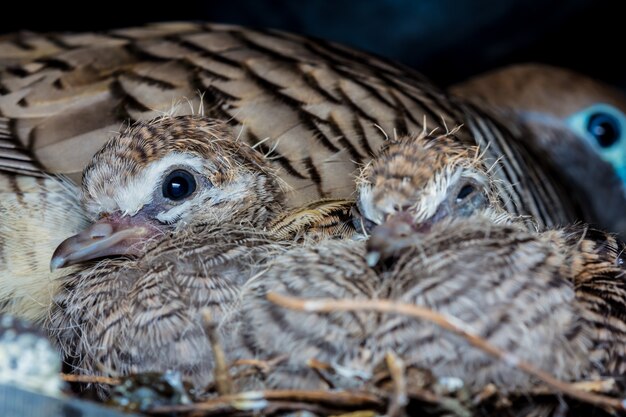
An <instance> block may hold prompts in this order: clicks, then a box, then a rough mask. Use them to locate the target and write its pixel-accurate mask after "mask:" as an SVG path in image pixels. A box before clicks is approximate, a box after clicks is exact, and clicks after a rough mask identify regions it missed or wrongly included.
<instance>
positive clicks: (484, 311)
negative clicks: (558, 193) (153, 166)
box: [242, 216, 626, 390]
mask: <svg viewBox="0 0 626 417" xmlns="http://www.w3.org/2000/svg"><path fill="white" fill-rule="evenodd" d="M623 248H624V246H623V245H622V244H620V243H617V242H616V241H615V239H614V238H612V237H611V236H609V235H606V234H603V233H599V232H592V231H588V230H587V229H585V228H583V227H573V228H571V229H563V230H554V231H546V232H543V233H532V232H528V231H527V230H526V229H525V227H523V226H520V225H519V224H499V225H496V224H494V223H493V222H492V220H491V219H489V218H485V217H482V216H474V217H473V218H469V219H456V220H445V221H442V222H439V223H438V224H435V225H434V226H433V227H432V230H431V231H430V232H429V233H425V234H424V233H414V234H413V235H411V236H410V238H407V239H405V241H404V245H403V248H401V249H400V248H398V250H397V251H396V253H395V255H396V256H395V258H394V260H393V262H387V263H386V264H385V265H381V266H379V267H378V268H376V269H372V268H370V267H369V266H368V265H367V262H366V257H365V254H366V249H365V243H354V242H346V241H344V242H323V243H322V244H321V245H318V246H316V247H313V248H311V247H307V248H299V249H294V250H290V251H288V252H287V253H285V254H281V255H279V256H278V257H277V258H276V259H275V263H274V264H273V266H272V267H271V268H270V269H269V270H268V272H267V273H266V274H265V275H264V276H263V278H262V279H257V280H254V281H253V282H251V284H250V285H249V286H248V287H249V288H248V289H247V291H246V293H245V294H244V297H243V300H244V302H243V303H242V305H243V308H244V310H245V316H244V319H243V320H242V322H243V323H245V324H246V338H245V339H244V340H245V341H246V343H247V346H248V348H249V349H250V350H251V351H257V352H260V353H259V354H260V355H261V357H268V358H269V357H275V356H279V355H281V354H287V353H288V359H287V361H286V362H285V363H284V364H283V365H280V366H279V367H278V369H277V370H276V372H275V373H274V374H272V375H271V376H270V377H269V380H268V383H269V384H270V385H272V386H278V387H291V386H299V387H323V386H326V382H325V381H324V380H322V379H320V378H319V376H318V375H317V373H316V372H314V371H312V370H311V369H310V367H309V366H308V365H307V363H308V362H307V361H309V360H310V359H317V360H318V361H322V362H327V363H331V364H333V365H335V367H337V368H338V369H341V370H342V371H341V373H342V375H341V376H337V379H336V380H334V381H333V382H334V383H335V384H338V385H340V386H344V387H349V386H355V385H357V386H358V385H360V384H362V383H363V382H364V381H363V380H362V378H365V379H367V375H368V374H370V373H371V372H372V371H373V370H374V369H375V367H376V366H377V365H378V364H379V363H380V362H381V361H383V360H384V356H385V354H386V353H388V352H393V353H395V354H396V355H398V356H399V357H400V358H402V359H403V360H404V361H405V363H406V364H407V365H408V366H417V367H424V368H427V369H430V370H431V371H432V372H433V373H434V374H435V375H436V376H437V377H458V378H461V379H462V380H463V381H464V382H465V384H467V385H468V386H469V387H472V388H477V389H480V388H482V387H483V386H484V384H486V383H489V382H494V383H496V384H497V385H498V386H499V387H501V388H502V389H503V390H513V389H522V390H524V389H529V388H531V387H532V386H533V385H534V384H535V383H536V381H534V380H532V379H531V378H529V377H528V376H527V375H525V374H524V373H523V372H521V371H519V370H517V369H515V367H514V366H512V365H511V364H508V363H504V362H498V361H494V359H493V358H491V357H489V356H488V355H487V354H485V353H484V352H482V351H480V350H478V349H476V348H474V347H471V346H470V345H469V344H468V342H467V341H466V340H464V339H462V338H460V337H458V336H455V335H452V334H450V333H448V332H446V331H444V330H442V329H441V328H439V327H437V326H435V325H433V324H430V323H424V322H420V321H419V320H415V319H412V318H407V317H401V316H394V315H384V314H377V313H371V312H369V313H368V312H354V313H345V312H337V313H328V314H311V313H304V312H294V311H292V310H287V309H284V308H281V307H278V306H276V305H274V304H272V303H270V302H269V301H268V300H267V299H266V295H267V293H269V292H278V293H280V294H286V295H291V296H296V297H306V298H330V299H342V298H348V299H353V300H354V299H356V300H359V299H362V300H364V299H391V300H397V301H398V302H404V303H415V304H417V305H420V306H425V307H428V308H431V309H433V310H435V311H437V312H440V313H443V314H445V315H447V316H449V317H450V319H451V320H460V321H461V322H463V323H465V324H466V325H467V327H465V326H464V330H466V331H470V332H472V333H475V334H477V335H479V336H480V337H482V338H484V339H485V340H487V341H488V342H489V343H491V344H493V345H494V346H497V347H499V348H500V349H503V350H504V351H506V352H509V353H511V354H512V355H515V356H516V357H517V358H520V359H523V360H527V361H529V362H530V363H532V364H533V365H535V366H537V367H538V368H540V369H543V370H545V371H547V372H549V373H551V374H553V375H555V376H556V377H558V378H562V379H565V380H577V379H580V378H591V377H597V376H598V375H612V374H615V373H620V372H622V370H623V367H624V363H625V362H624V358H625V356H624V355H623V349H622V347H623V346H624V334H623V332H622V331H621V330H619V329H621V328H623V327H624V322H623V311H624V304H623V302H624V295H626V293H625V292H624V290H625V287H624V282H623V276H624V272H625V269H624V266H623V264H622V261H621V251H622V250H623ZM455 322H456V321H455ZM359 377H360V378H359Z"/></svg>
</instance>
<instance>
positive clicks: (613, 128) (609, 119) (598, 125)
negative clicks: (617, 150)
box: [587, 112, 621, 148]
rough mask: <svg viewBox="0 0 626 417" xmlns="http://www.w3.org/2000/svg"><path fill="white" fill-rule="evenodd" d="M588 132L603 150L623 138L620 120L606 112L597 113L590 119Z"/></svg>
mask: <svg viewBox="0 0 626 417" xmlns="http://www.w3.org/2000/svg"><path fill="white" fill-rule="evenodd" d="M587 131H588V132H589V133H590V134H591V135H592V136H593V137H594V138H595V140H596V141H597V142H598V145H600V146H601V147H602V148H608V147H609V146H612V145H613V144H614V143H615V142H617V141H618V139H619V138H620V136H621V131H620V123H619V120H617V119H616V118H615V117H614V116H613V115H611V114H608V113H605V112H597V113H595V114H592V115H591V116H590V117H589V121H588V122H587Z"/></svg>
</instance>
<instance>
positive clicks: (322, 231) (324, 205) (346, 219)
mask: <svg viewBox="0 0 626 417" xmlns="http://www.w3.org/2000/svg"><path fill="white" fill-rule="evenodd" d="M353 207H354V201H353V200H340V199H323V200H318V201H315V202H312V203H309V204H305V205H304V206H301V207H297V208H295V209H292V210H290V211H287V212H285V213H283V214H281V215H280V216H278V217H277V218H276V219H274V220H273V221H272V223H271V224H270V225H269V227H268V232H269V234H270V235H271V236H272V237H275V238H276V239H278V240H293V239H299V238H307V239H308V238H312V239H320V238H322V239H323V238H327V237H334V238H349V237H351V236H352V235H353V234H354V233H355V229H354V226H353V224H352V220H353V218H352V208H353Z"/></svg>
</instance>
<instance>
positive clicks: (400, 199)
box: [356, 132, 510, 266]
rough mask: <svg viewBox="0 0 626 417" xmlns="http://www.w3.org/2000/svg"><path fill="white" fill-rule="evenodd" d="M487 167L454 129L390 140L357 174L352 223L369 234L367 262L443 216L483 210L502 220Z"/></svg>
mask: <svg viewBox="0 0 626 417" xmlns="http://www.w3.org/2000/svg"><path fill="white" fill-rule="evenodd" d="M489 168H490V167H487V166H485V164H484V162H483V161H482V160H481V158H480V153H479V150H478V147H476V146H469V147H468V146H463V144H461V143H459V142H458V140H457V139H456V137H455V136H454V133H453V132H451V133H449V134H446V135H441V136H433V135H427V134H422V135H419V136H405V137H401V138H398V139H397V140H393V141H390V142H389V143H388V144H387V145H386V146H385V147H384V148H383V149H381V151H380V153H379V155H378V157H377V158H376V159H374V160H373V161H372V163H370V164H369V165H368V166H366V167H365V168H364V169H363V170H362V172H361V175H360V176H359V179H358V186H357V189H358V198H357V208H358V210H357V211H358V214H357V216H356V223H357V228H359V229H360V230H361V231H362V232H363V233H365V234H368V235H369V240H368V255H367V260H368V263H369V264H370V266H374V265H376V264H377V263H378V261H379V260H380V259H381V258H385V257H387V256H390V255H393V254H394V253H396V252H397V251H399V250H400V249H402V248H403V247H405V246H406V244H407V242H412V239H410V237H411V235H413V234H414V233H425V232H428V231H429V230H430V228H431V227H432V226H433V225H434V224H436V223H438V222H440V221H442V220H444V219H446V218H458V217H469V216H471V215H473V214H476V213H479V212H483V213H485V214H487V215H488V216H489V217H490V218H493V219H494V220H496V221H506V219H507V218H508V217H509V216H510V214H508V213H507V210H506V209H505V204H504V202H503V201H502V199H501V197H500V195H499V193H498V190H496V189H495V186H494V184H495V181H494V180H493V178H492V177H491V175H490V171H489ZM407 238H408V239H409V240H408V241H406V239H407Z"/></svg>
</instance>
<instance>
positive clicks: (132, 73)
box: [0, 23, 459, 205]
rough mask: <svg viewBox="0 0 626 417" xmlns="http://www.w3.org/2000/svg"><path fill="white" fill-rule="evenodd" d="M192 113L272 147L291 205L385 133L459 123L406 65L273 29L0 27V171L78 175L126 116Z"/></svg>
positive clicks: (345, 192)
mask: <svg viewBox="0 0 626 417" xmlns="http://www.w3.org/2000/svg"><path fill="white" fill-rule="evenodd" d="M194 112H195V113H198V112H204V114H206V115H208V116H211V117H217V118H221V119H225V120H227V121H229V123H230V124H232V125H233V126H234V127H235V131H236V132H238V135H239V137H240V138H241V140H242V141H246V142H248V143H250V144H253V145H256V146H257V148H258V149H260V150H261V151H263V152H264V153H266V154H267V155H268V157H269V158H272V160H273V161H274V163H275V164H276V165H277V166H278V167H279V168H280V169H281V175H282V177H283V178H284V179H285V181H286V182H287V184H289V185H290V186H291V188H292V189H293V190H294V191H295V193H293V194H292V199H291V203H293V204H294V205H295V204H298V205H300V204H303V203H305V202H306V201H311V200H313V199H316V198H320V197H341V198H345V197H349V196H350V193H351V192H352V190H353V189H354V186H353V177H352V173H353V172H354V171H355V168H356V167H357V166H358V165H359V164H361V163H363V162H366V161H368V160H369V159H370V157H371V155H372V154H373V153H374V152H376V151H377V149H378V148H379V146H380V144H381V143H382V142H383V141H384V140H385V138H386V137H387V136H392V135H395V134H402V133H407V132H409V133H418V132H420V131H421V130H422V129H423V127H424V125H426V126H427V128H428V129H433V128H436V127H440V128H441V129H446V128H447V127H450V128H453V127H455V126H456V125H458V124H459V121H458V120H457V119H458V118H457V116H456V115H455V111H454V110H452V109H450V108H448V102H447V100H446V97H445V93H443V92H441V91H440V90H438V89H436V88H435V87H433V86H432V85H431V84H429V83H428V82H427V81H425V80H424V79H423V78H422V77H421V76H420V75H419V74H416V73H415V72H414V71H412V70H410V69H408V68H404V67H402V66H400V65H396V64H390V63H388V62H386V61H384V60H382V59H378V58H376V57H373V56H371V55H367V54H364V53H360V52H357V51H354V50H351V49H348V48H345V47H342V46H338V45H334V44H330V43H327V42H323V41H316V40H311V39H308V38H303V37H300V36H296V35H292V34H286V33H281V32H276V31H260V30H252V29H244V28H241V27H237V26H230V25H217V24H195V23H167V24H154V25H150V26H145V27H139V28H130V29H119V30H112V31H108V32H104V33H79V34H32V33H16V34H11V35H6V36H3V37H1V38H0V170H5V171H11V172H18V173H24V174H29V175H39V174H40V172H41V171H45V172H48V173H61V174H65V175H77V174H78V173H80V171H81V170H82V168H83V166H84V165H85V164H86V162H87V161H88V160H89V159H90V157H91V156H92V155H93V153H94V152H95V151H96V150H97V149H98V148H99V147H100V146H101V145H102V144H103V143H104V141H106V140H107V139H108V138H109V137H110V136H112V135H113V134H114V133H115V132H118V131H119V130H120V129H121V128H123V127H124V126H125V125H127V124H128V123H132V122H133V121H136V120H145V119H150V118H154V117H156V116H159V115H163V114H188V113H194Z"/></svg>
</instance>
